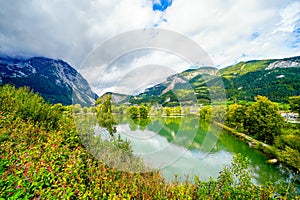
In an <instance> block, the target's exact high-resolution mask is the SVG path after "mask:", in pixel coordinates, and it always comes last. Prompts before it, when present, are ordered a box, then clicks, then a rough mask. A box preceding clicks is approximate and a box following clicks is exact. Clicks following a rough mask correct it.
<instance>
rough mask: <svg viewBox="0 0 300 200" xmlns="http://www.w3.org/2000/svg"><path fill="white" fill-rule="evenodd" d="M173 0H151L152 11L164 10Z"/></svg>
mask: <svg viewBox="0 0 300 200" xmlns="http://www.w3.org/2000/svg"><path fill="white" fill-rule="evenodd" d="M172 2H173V0H152V9H153V11H161V12H163V11H165V10H166V9H167V8H168V7H170V6H171V5H172Z"/></svg>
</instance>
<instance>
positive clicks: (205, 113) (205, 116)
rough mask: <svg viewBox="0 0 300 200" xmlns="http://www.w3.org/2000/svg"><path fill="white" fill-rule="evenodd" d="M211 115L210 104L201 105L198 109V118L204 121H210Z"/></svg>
mask: <svg viewBox="0 0 300 200" xmlns="http://www.w3.org/2000/svg"><path fill="white" fill-rule="evenodd" d="M211 115H212V109H211V107H210V106H203V107H202V108H201V109H200V120H201V121H205V122H210V120H211Z"/></svg>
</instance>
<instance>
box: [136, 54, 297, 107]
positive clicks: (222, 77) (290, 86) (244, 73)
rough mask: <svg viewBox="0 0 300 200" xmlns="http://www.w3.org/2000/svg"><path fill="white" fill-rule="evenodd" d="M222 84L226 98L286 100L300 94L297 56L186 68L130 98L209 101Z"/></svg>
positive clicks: (138, 100) (168, 103)
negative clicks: (264, 97)
mask: <svg viewBox="0 0 300 200" xmlns="http://www.w3.org/2000/svg"><path fill="white" fill-rule="evenodd" d="M223 88H224V89H225V93H226V98H227V100H249V101H253V100H254V97H255V96H257V95H263V96H267V97H268V98H269V99H271V100H272V101H276V102H287V101H288V97H289V96H295V95H300V56H298V57H292V58H284V59H267V60H253V61H247V62H240V63H238V64H236V65H233V66H229V67H226V68H223V69H220V70H217V69H216V68H212V67H203V68H200V69H189V70H186V71H184V72H182V73H179V74H175V75H172V76H170V77H168V78H167V80H166V81H165V82H162V83H160V84H157V85H155V86H153V87H151V88H148V89H146V90H145V91H144V92H143V93H141V94H139V95H137V96H135V97H132V98H131V100H130V102H131V103H137V104H139V103H146V102H151V103H154V104H155V103H159V104H162V105H166V106H174V105H179V102H181V103H183V104H191V105H192V104H194V103H195V101H197V102H198V103H209V102H210V101H211V100H212V99H211V96H212V95H213V97H214V100H217V99H219V100H222V99H224V98H222V95H221V94H222V93H224V92H222V89H223ZM223 91H224V90H223ZM218 95H219V96H218Z"/></svg>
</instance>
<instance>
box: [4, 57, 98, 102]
mask: <svg viewBox="0 0 300 200" xmlns="http://www.w3.org/2000/svg"><path fill="white" fill-rule="evenodd" d="M0 83H1V84H12V85H15V86H16V87H22V86H29V87H30V88H31V89H32V90H33V91H34V92H38V93H39V94H40V95H41V96H42V97H43V98H44V99H45V100H46V101H48V102H50V103H62V104H63V105H70V104H72V103H79V104H81V105H91V104H93V103H94V101H95V98H97V95H96V94H95V93H94V92H92V90H91V88H90V86H89V84H88V82H87V81H86V80H85V79H84V78H83V77H82V76H81V74H80V73H78V72H77V71H76V70H75V69H74V68H73V67H71V66H70V65H69V64H68V63H66V62H65V61H63V60H55V59H51V58H45V57H33V58H28V59H25V58H13V57H8V56H1V57H0Z"/></svg>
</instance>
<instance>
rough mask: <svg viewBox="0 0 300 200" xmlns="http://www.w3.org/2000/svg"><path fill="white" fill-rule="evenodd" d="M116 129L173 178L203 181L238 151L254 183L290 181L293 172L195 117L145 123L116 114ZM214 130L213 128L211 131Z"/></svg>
mask: <svg viewBox="0 0 300 200" xmlns="http://www.w3.org/2000/svg"><path fill="white" fill-rule="evenodd" d="M117 120H118V122H119V125H118V126H117V130H118V132H119V133H121V135H122V137H123V138H128V139H130V140H131V142H132V147H133V150H134V152H135V153H136V154H137V155H139V156H142V157H143V158H144V159H145V162H147V163H148V164H150V165H151V166H152V167H154V168H161V169H162V173H163V175H164V176H165V177H166V178H167V179H168V180H172V179H173V178H174V174H177V175H178V176H181V177H184V175H189V176H190V177H193V176H194V175H200V177H201V178H202V179H204V180H207V179H209V178H210V177H217V176H218V175H219V171H220V170H221V169H222V167H223V166H224V165H228V164H230V162H231V160H232V158H233V155H234V154H236V153H241V154H242V155H244V156H247V157H248V158H249V160H250V166H251V171H252V174H253V176H254V178H255V179H254V180H253V181H254V182H256V183H258V184H263V183H266V182H268V181H270V182H274V183H275V182H278V181H279V180H285V181H287V180H289V179H291V178H292V177H293V176H294V174H293V172H292V171H291V170H289V169H287V168H286V167H284V166H282V165H278V164H277V165H271V164H269V163H267V162H266V160H268V158H267V157H266V156H265V155H264V154H262V153H261V152H259V151H257V150H254V149H252V148H250V147H249V146H248V145H247V144H246V143H244V142H242V141H240V140H238V139H236V138H235V137H234V136H231V135H229V134H227V133H224V132H223V133H221V134H219V130H218V129H217V128H213V127H210V126H209V124H199V121H198V119H197V118H195V117H169V118H163V117H158V118H152V119H151V121H150V120H149V121H147V122H146V123H140V122H135V121H133V120H131V119H129V118H127V117H125V116H117ZM214 129H215V130H214Z"/></svg>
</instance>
